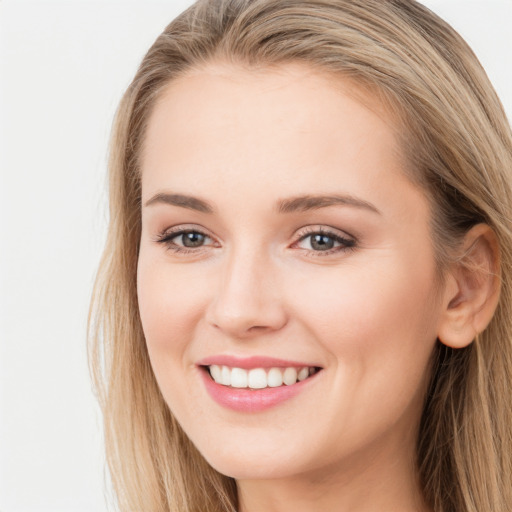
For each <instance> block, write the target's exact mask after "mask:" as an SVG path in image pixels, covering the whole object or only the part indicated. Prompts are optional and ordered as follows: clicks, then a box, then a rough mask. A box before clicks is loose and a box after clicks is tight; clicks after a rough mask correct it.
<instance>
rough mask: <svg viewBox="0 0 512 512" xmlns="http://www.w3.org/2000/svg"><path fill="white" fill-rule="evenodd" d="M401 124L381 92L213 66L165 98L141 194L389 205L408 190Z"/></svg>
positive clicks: (313, 75)
mask: <svg viewBox="0 0 512 512" xmlns="http://www.w3.org/2000/svg"><path fill="white" fill-rule="evenodd" d="M396 124H397V123H396V121H395V119H394V118H393V116H392V115H391V113H390V109H389V108H387V107H386V105H385V104H384V103H383V102H382V101H380V99H379V96H378V95H376V94H375V93H374V91H371V90H369V89H368V88H364V89H363V87H360V86H358V85H357V84H356V83H354V81H352V80H349V79H346V78H343V77H340V76H339V75H338V76H334V75H333V74H328V73H325V72H320V71H318V70H315V69H313V68H311V67H308V66H305V65H302V64H288V65H283V66H279V67H273V68H247V67H242V66H235V65H227V64H215V65H213V64H211V65H209V66H207V67H204V68H200V69H194V70H193V71H190V72H188V73H187V74H185V75H183V76H181V77H180V78H178V79H176V80H174V81H172V82H171V83H169V84H168V86H167V87H166V88H165V90H164V91H163V92H162V93H161V95H160V97H159V99H158V101H157V103H156V105H155V107H154V109H153V112H152V114H151V116H150V120H149V124H148V128H147V133H146V138H145V144H144V150H143V153H142V159H141V164H142V165H141V169H142V192H143V196H146V197H147V196H148V195H149V194H154V193H157V192H159V191H161V190H160V189H173V191H177V192H182V191H185V189H186V191H187V192H189V191H190V188H191V187H193V192H194V193H196V194H197V195H208V194H210V193H212V192H217V193H219V194H224V196H223V197H226V194H231V193H232V192H233V191H235V192H238V193H239V195H243V196H245V197H248V195H250V194H253V193H254V194H258V193H259V194H260V196H264V197H265V198H267V197H268V198H269V201H270V200H273V199H277V198H278V197H279V196H293V195H301V194H303V193H305V192H307V193H310V194H315V193H318V194H325V193H332V192H335V193H340V194H341V193H343V194H345V193H349V194H352V195H367V196H368V195H369V196H371V200H372V201H374V200H379V199H382V200H385V199H386V197H387V198H389V190H388V188H389V187H394V188H397V186H398V182H397V178H398V179H399V181H403V182H404V183H402V185H404V186H405V185H406V183H405V182H407V185H410V183H409V180H408V179H405V173H404V172H403V171H404V167H405V165H404V163H403V158H402V152H401V150H400V144H399V142H398V141H399V137H398V136H397V130H396ZM398 188H399V187H398ZM273 196H275V197H273ZM143 199H144V198H143ZM369 199H370V197H369Z"/></svg>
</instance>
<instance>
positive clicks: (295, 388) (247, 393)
mask: <svg viewBox="0 0 512 512" xmlns="http://www.w3.org/2000/svg"><path fill="white" fill-rule="evenodd" d="M319 373H321V372H317V373H315V374H314V375H311V376H310V377H308V378H307V379H305V380H303V381H300V382H297V383H296V384H292V385H291V386H279V387H276V388H263V389H248V388H232V387H230V386H223V385H222V384H217V383H216V382H215V381H214V380H213V379H212V378H211V377H210V374H209V372H208V370H207V369H205V368H202V369H201V376H202V378H203V382H204V385H205V387H206V390H207V391H208V393H209V395H210V396H211V397H212V398H213V400H214V401H215V402H217V403H218V404H219V405H222V406H223V407H226V408H228V409H232V410H234V411H239V412H260V411H264V410H266V409H270V408H271V407H275V406H277V405H279V404H281V403H283V402H285V401H286V400H289V399H291V398H293V397H294V396H296V395H297V394H298V393H300V392H301V391H303V390H304V389H305V388H307V387H308V386H309V385H310V384H311V383H312V382H313V381H314V380H316V377H317V376H318V374H319Z"/></svg>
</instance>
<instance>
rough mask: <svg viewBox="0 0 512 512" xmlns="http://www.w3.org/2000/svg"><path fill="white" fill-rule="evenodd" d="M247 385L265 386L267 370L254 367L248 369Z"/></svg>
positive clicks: (253, 386) (259, 387) (261, 387)
mask: <svg viewBox="0 0 512 512" xmlns="http://www.w3.org/2000/svg"><path fill="white" fill-rule="evenodd" d="M248 383H249V387H250V388H252V389H263V388H266V387H267V372H265V370H264V369H263V368H255V369H254V370H250V371H249V380H248Z"/></svg>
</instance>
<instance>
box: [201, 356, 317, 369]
mask: <svg viewBox="0 0 512 512" xmlns="http://www.w3.org/2000/svg"><path fill="white" fill-rule="evenodd" d="M196 364H197V365H198V366H212V365H214V364H216V365H219V366H229V367H230V368H242V369H244V370H252V369H254V368H289V367H292V366H293V367H295V368H303V367H305V366H308V367H312V366H315V367H320V366H319V365H317V364H311V362H309V363H305V362H300V361H290V360H285V359H277V358H275V357H267V356H251V357H236V356H230V355H217V356H210V357H205V358H204V359H201V360H200V361H198V362H197V363H196Z"/></svg>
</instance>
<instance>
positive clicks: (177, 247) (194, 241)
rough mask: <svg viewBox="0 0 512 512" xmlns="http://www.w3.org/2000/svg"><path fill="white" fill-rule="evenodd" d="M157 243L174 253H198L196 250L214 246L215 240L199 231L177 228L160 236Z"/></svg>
mask: <svg viewBox="0 0 512 512" xmlns="http://www.w3.org/2000/svg"><path fill="white" fill-rule="evenodd" d="M156 241H157V242H158V243H161V244H163V245H165V246H166V247H167V249H168V250H171V251H174V252H187V253H188V252H196V251H195V250H196V249H201V248H203V247H207V246H212V245H214V241H213V239H212V238H211V237H210V236H208V235H207V234H206V233H203V232H202V231H199V230H197V229H183V228H180V227H178V228H176V229H171V230H167V231H165V232H164V233H162V234H160V235H159V236H158V237H157V239H156Z"/></svg>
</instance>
